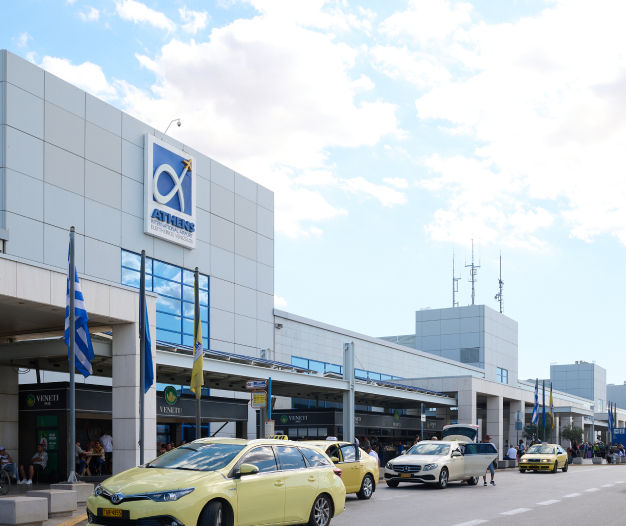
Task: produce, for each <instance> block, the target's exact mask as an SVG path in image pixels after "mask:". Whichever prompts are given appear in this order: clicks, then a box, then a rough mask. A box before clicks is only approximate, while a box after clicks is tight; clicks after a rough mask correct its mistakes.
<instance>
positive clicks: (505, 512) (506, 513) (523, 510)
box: [500, 508, 531, 515]
mask: <svg viewBox="0 0 626 526" xmlns="http://www.w3.org/2000/svg"><path fill="white" fill-rule="evenodd" d="M525 511H531V509H530V508H517V509H516V510H511V511H503V512H502V513H500V515H517V514H518V513H524V512H525Z"/></svg>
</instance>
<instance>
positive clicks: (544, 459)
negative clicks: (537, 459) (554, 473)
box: [541, 458, 550, 462]
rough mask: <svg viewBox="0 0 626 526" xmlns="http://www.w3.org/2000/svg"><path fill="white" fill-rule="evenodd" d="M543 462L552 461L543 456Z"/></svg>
mask: <svg viewBox="0 0 626 526" xmlns="http://www.w3.org/2000/svg"><path fill="white" fill-rule="evenodd" d="M541 462H550V460H548V459H547V458H543V459H541Z"/></svg>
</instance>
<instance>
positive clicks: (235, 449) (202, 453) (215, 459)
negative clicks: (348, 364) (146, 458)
mask: <svg viewBox="0 0 626 526" xmlns="http://www.w3.org/2000/svg"><path fill="white" fill-rule="evenodd" d="M243 448H244V446H243V445H239V444H216V443H208V444H207V443H206V442H205V443H200V444H194V443H191V444H186V445H185V446H182V447H179V448H176V449H173V450H172V451H170V452H168V453H165V454H163V455H161V456H160V457H159V458H157V459H155V460H153V461H152V462H148V466H150V467H154V468H165V469H184V470H193V471H214V470H216V469H222V468H224V467H226V466H227V465H228V464H230V462H231V461H232V460H233V459H234V458H235V457H236V456H237V454H238V453H239V452H240V451H241V450H242V449H243ZM268 449H269V448H268ZM270 451H271V449H270ZM272 456H273V454H272ZM275 465H276V464H274V466H275Z"/></svg>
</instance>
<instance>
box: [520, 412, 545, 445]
mask: <svg viewBox="0 0 626 526" xmlns="http://www.w3.org/2000/svg"><path fill="white" fill-rule="evenodd" d="M551 436H552V418H550V415H549V414H547V413H546V428H545V435H544V428H543V416H542V415H541V414H540V415H539V422H538V425H537V424H526V428H525V429H524V431H522V437H523V438H525V439H526V440H535V439H537V440H540V441H542V442H550V437H551Z"/></svg>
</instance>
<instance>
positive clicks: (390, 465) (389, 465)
mask: <svg viewBox="0 0 626 526" xmlns="http://www.w3.org/2000/svg"><path fill="white" fill-rule="evenodd" d="M385 467H386V468H387V469H390V470H391V471H393V464H392V463H391V462H387V465H386V466H385Z"/></svg>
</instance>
